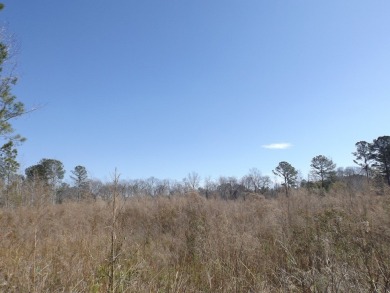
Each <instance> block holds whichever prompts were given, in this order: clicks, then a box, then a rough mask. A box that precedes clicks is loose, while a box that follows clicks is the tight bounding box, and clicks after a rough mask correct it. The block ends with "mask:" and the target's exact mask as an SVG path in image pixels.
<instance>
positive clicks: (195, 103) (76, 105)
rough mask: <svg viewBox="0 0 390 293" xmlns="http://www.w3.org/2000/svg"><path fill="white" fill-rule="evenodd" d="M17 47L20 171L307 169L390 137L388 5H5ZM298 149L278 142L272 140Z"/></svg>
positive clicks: (105, 174) (346, 160)
mask: <svg viewBox="0 0 390 293" xmlns="http://www.w3.org/2000/svg"><path fill="white" fill-rule="evenodd" d="M5 5H6V7H5V9H4V10H3V12H1V14H0V21H1V22H2V24H3V25H5V26H6V27H7V30H8V31H9V33H13V34H14V35H15V40H16V41H17V44H18V48H19V50H18V54H17V56H16V59H17V62H18V70H17V73H18V76H19V77H20V81H19V83H18V84H17V86H16V87H15V88H14V93H15V94H16V95H17V96H18V98H19V99H20V100H21V101H23V102H24V103H25V104H26V105H27V107H35V106H39V109H38V110H37V111H35V112H33V113H31V114H28V115H26V116H24V117H22V118H20V119H18V120H17V121H16V122H15V128H16V129H17V131H18V133H21V134H22V135H24V136H25V137H26V138H27V141H26V142H25V143H24V144H23V145H22V146H21V147H20V148H19V154H20V156H19V159H20V161H21V163H22V169H24V168H26V167H28V166H31V165H33V164H35V163H37V162H38V161H39V160H40V159H42V158H54V159H58V160H61V161H62V162H63V163H64V165H65V167H66V169H67V175H69V174H70V170H71V169H73V168H74V167H75V166H76V165H84V166H86V167H87V169H88V170H89V172H90V174H91V176H92V177H96V178H100V179H103V180H107V179H109V178H110V174H112V173H113V171H114V169H115V167H116V168H118V171H119V172H120V173H121V174H122V175H121V176H122V178H123V179H130V178H146V177H150V176H155V177H158V178H171V179H179V180H180V179H182V178H183V177H185V176H186V174H187V173H189V172H191V171H196V172H198V173H199V174H200V175H201V176H202V177H206V176H211V177H214V178H217V177H218V176H220V175H223V176H237V177H241V176H243V175H245V174H246V173H247V172H248V170H249V169H250V168H252V167H256V168H258V169H259V170H261V171H262V173H263V174H264V175H266V174H272V172H271V171H272V169H274V168H275V167H276V166H277V164H278V163H279V162H280V161H284V160H285V161H288V162H290V163H291V164H292V165H293V166H295V167H296V168H297V169H299V170H301V172H302V173H303V174H304V175H306V173H307V172H308V171H309V168H310V160H311V159H312V158H313V157H314V156H316V155H319V154H322V155H325V156H328V157H330V158H332V159H333V160H334V162H335V163H336V164H337V165H338V166H343V167H346V166H351V165H353V162H352V159H353V157H352V155H351V152H353V151H354V144H355V143H356V142H357V141H360V140H367V141H371V140H372V139H374V138H377V137H378V136H380V135H389V134H390V133H389V122H390V116H389V115H388V113H389V112H388V109H389V108H390V98H389V95H390V37H389V32H390V17H389V15H390V2H389V1H387V0H386V1H384V0H383V1H360V0H353V1H352V0H350V1H349V0H346V1H339V0H326V1H320V0H318V1H308V0H307V1H304V0H297V1H288V0H284V1H281V0H280V1H279V0H273V1H262V0H256V1H233V0H224V1H221V0H215V1H209V0H207V1H206V0H197V1H182V0H180V1H179V0H175V1H157V0H142V1H136V0H132V1H129V0H117V1H110V2H108V1H100V0H95V1H87V0H83V1H52V0H50V1H49V0H38V1H19V0H14V1H5ZM280 143H285V144H290V145H291V146H290V147H289V148H286V149H270V148H266V147H264V146H267V145H270V144H280Z"/></svg>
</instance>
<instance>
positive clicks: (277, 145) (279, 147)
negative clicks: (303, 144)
mask: <svg viewBox="0 0 390 293" xmlns="http://www.w3.org/2000/svg"><path fill="white" fill-rule="evenodd" d="M262 147H263V148H265V149H272V150H284V149H288V148H290V147H292V144H291V143H285V142H283V143H271V144H265V145H262Z"/></svg>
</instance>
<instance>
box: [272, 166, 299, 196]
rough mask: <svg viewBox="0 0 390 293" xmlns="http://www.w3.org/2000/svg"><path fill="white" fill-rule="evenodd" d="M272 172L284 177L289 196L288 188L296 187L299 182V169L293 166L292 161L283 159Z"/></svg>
mask: <svg viewBox="0 0 390 293" xmlns="http://www.w3.org/2000/svg"><path fill="white" fill-rule="evenodd" d="M272 172H273V173H274V174H275V175H277V176H279V177H281V178H283V180H284V183H283V185H284V188H285V191H286V196H288V190H289V189H290V187H294V186H296V184H297V176H298V171H297V170H295V168H294V167H293V166H291V164H290V163H287V162H285V161H283V162H280V163H279V165H278V166H277V167H276V168H275V170H272Z"/></svg>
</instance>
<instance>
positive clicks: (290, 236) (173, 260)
mask: <svg viewBox="0 0 390 293" xmlns="http://www.w3.org/2000/svg"><path fill="white" fill-rule="evenodd" d="M386 192H387V194H385V195H382V196H378V195H375V194H374V193H365V194H351V193H349V192H347V191H346V190H343V189H342V188H340V189H339V190H334V191H331V192H330V193H328V194H326V196H320V195H317V194H315V193H309V192H307V191H304V190H301V191H295V192H294V193H293V194H292V195H291V196H290V197H289V198H285V197H283V196H280V197H279V198H277V199H264V198H256V197H253V198H250V199H247V200H236V201H225V200H219V199H208V200H207V199H205V198H203V197H200V196H199V195H197V194H195V193H193V194H189V195H187V196H182V197H159V198H147V197H135V198H132V199H129V200H126V201H119V202H117V203H116V204H117V211H116V215H115V217H116V219H115V221H116V222H115V225H116V226H115V241H112V235H113V234H112V227H113V224H112V206H111V205H110V203H107V202H103V201H95V202H78V203H75V202H68V203H63V204H60V205H49V204H42V205H34V206H29V207H18V208H14V209H2V210H0V291H1V292H107V291H108V290H110V291H115V292H389V291H390V194H389V193H388V191H386ZM111 244H114V245H115V247H114V251H115V262H113V259H112V257H113V254H112V251H113V250H112V249H113V248H112V247H111ZM112 274H114V275H113V276H112ZM112 280H115V283H113V281H112ZM112 287H113V288H112Z"/></svg>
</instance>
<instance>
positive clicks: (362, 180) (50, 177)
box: [0, 136, 390, 206]
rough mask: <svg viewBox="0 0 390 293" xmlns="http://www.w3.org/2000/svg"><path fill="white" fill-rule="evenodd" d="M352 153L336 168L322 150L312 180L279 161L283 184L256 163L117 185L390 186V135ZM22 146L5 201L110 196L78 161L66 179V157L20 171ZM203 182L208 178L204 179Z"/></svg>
mask: <svg viewBox="0 0 390 293" xmlns="http://www.w3.org/2000/svg"><path fill="white" fill-rule="evenodd" d="M355 147H356V151H355V152H353V155H354V157H355V159H354V160H353V162H354V163H355V164H356V166H355V167H347V168H342V167H339V168H336V164H335V163H334V162H333V160H332V159H330V158H329V157H326V156H324V155H318V156H315V157H313V158H312V160H311V164H310V167H311V170H310V173H309V176H308V178H307V179H304V178H302V176H300V174H299V171H298V170H297V169H296V168H295V167H294V166H292V165H291V164H290V163H288V162H286V161H282V162H280V163H279V164H278V165H277V166H276V167H275V169H274V170H272V172H273V174H274V175H275V176H278V177H280V178H281V182H280V183H279V182H278V181H276V180H271V178H270V176H264V175H262V173H261V172H260V171H259V170H258V169H257V168H252V169H250V170H249V172H248V174H246V175H244V176H243V177H241V178H237V177H234V176H230V177H226V176H221V177H219V178H218V179H212V178H210V177H206V178H203V180H202V178H201V177H200V175H199V174H198V173H196V172H191V173H189V174H188V175H187V176H186V177H185V178H183V179H182V180H170V179H158V178H155V177H149V178H147V179H132V180H122V181H119V182H117V183H116V186H115V188H116V190H117V191H118V192H119V194H120V195H121V196H122V197H123V198H124V199H126V198H130V197H134V196H150V197H157V196H174V195H186V194H188V193H190V192H197V193H199V194H200V195H203V196H204V197H206V198H221V199H226V200H235V199H246V198H247V197H253V196H263V197H274V196H277V195H278V194H280V193H281V192H283V193H284V194H285V195H286V196H289V195H290V193H291V189H297V188H308V189H312V190H313V189H315V190H320V191H321V192H322V193H321V194H323V195H325V194H326V191H328V190H330V189H331V187H332V186H333V185H334V184H335V183H337V182H341V183H345V184H347V185H349V186H352V187H353V188H354V189H355V190H356V191H359V190H361V189H362V188H363V186H364V185H365V184H367V183H370V181H372V182H375V184H378V182H379V183H381V184H386V185H390V180H389V176H390V174H389V170H390V136H380V137H378V138H376V139H374V140H373V141H372V142H370V143H369V142H366V141H359V142H357V143H356V144H355ZM16 155H17V151H16V150H15V149H13V148H10V144H5V145H4V146H3V147H2V148H1V149H0V166H1V168H0V178H1V184H2V185H1V187H2V189H1V198H0V204H1V205H6V206H10V205H15V204H18V203H19V204H21V203H23V204H35V203H36V202H40V201H41V200H46V201H50V202H52V203H53V204H55V203H61V202H63V201H65V200H77V201H79V200H84V199H95V200H96V199H98V198H100V199H103V200H109V199H110V198H111V196H112V190H113V188H114V186H113V183H111V182H109V183H103V182H102V181H100V180H98V179H91V178H89V176H88V171H87V169H86V167H84V166H81V165H78V166H76V167H74V169H73V170H71V175H70V179H71V180H72V181H71V184H69V183H65V182H63V179H64V175H65V169H64V165H63V163H62V162H61V161H59V160H55V159H42V160H40V161H39V162H38V163H37V164H35V165H32V166H30V167H28V168H26V169H25V170H24V175H22V174H20V173H19V170H18V168H19V163H18V162H17V161H16ZM202 181H203V182H202Z"/></svg>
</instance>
